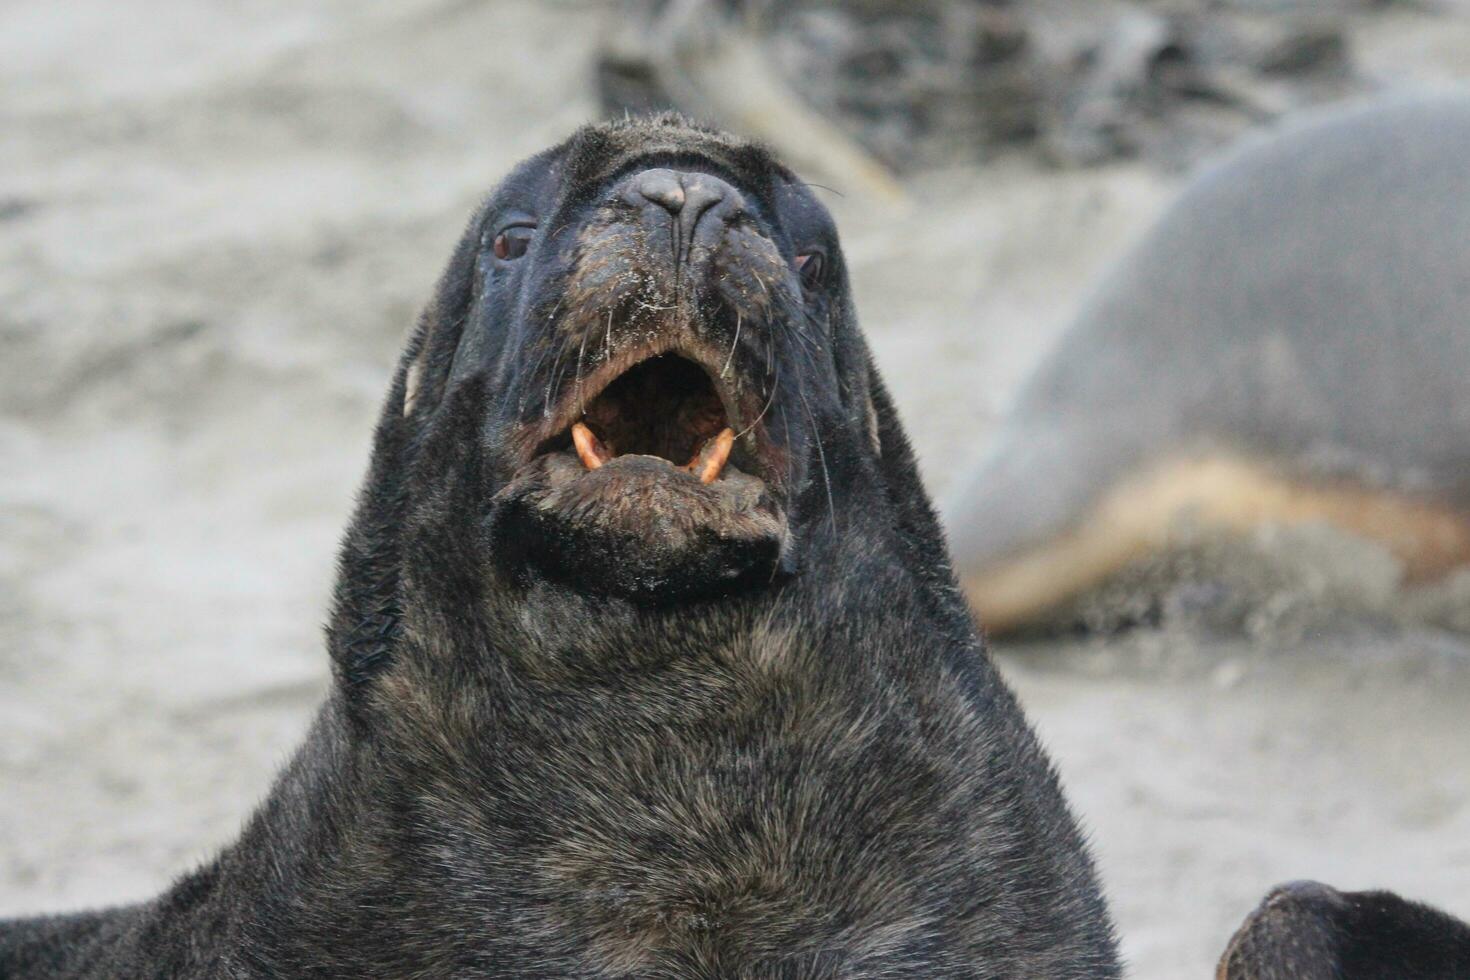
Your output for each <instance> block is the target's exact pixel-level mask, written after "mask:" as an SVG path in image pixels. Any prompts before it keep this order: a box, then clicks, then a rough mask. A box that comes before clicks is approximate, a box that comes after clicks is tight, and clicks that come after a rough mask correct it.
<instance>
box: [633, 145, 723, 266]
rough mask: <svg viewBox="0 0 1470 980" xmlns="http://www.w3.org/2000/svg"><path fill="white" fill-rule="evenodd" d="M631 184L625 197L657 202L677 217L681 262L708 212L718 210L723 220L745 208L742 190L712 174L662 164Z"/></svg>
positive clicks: (634, 200)
mask: <svg viewBox="0 0 1470 980" xmlns="http://www.w3.org/2000/svg"><path fill="white" fill-rule="evenodd" d="M627 186H628V189H627V191H625V192H624V200H628V201H630V203H637V202H639V201H646V202H649V203H652V204H656V205H658V206H659V207H660V208H662V209H663V210H665V211H667V212H668V213H669V215H670V216H671V217H672V218H673V220H674V241H675V245H676V248H677V250H678V254H679V259H680V260H681V261H682V260H684V259H685V258H687V254H686V250H687V249H688V248H689V247H690V245H691V244H692V243H693V242H694V240H695V233H696V231H697V230H699V225H700V222H701V221H702V220H703V219H704V218H705V216H706V215H709V214H711V213H712V212H714V213H717V214H718V215H719V217H720V222H721V223H723V222H728V221H729V220H730V219H731V218H733V217H735V216H736V215H738V214H740V213H741V212H742V211H743V210H744V201H743V199H742V198H741V196H740V192H739V191H737V190H736V189H735V188H734V187H731V186H730V185H729V184H728V183H726V182H725V181H723V180H721V179H720V178H718V177H715V176H713V175H711V174H705V173H691V172H684V171H677V170H668V169H665V168H663V167H658V168H654V169H652V170H645V171H643V172H642V173H640V174H638V175H636V176H635V177H633V178H632V180H631V181H630V183H629V185H627ZM711 227H712V226H711Z"/></svg>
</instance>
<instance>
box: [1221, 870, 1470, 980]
mask: <svg viewBox="0 0 1470 980" xmlns="http://www.w3.org/2000/svg"><path fill="white" fill-rule="evenodd" d="M1219 976H1220V978H1221V980H1462V978H1465V977H1470V925H1466V924H1465V923H1464V922H1460V921H1459V920H1457V919H1454V918H1452V917H1451V916H1448V915H1446V914H1445V913H1443V912H1440V911H1439V910H1437V909H1432V908H1430V907H1429V906H1427V905H1421V904H1419V903H1418V902H1411V901H1408V900H1406V899H1403V898H1400V897H1399V896H1397V895H1395V894H1393V893H1392V892H1384V891H1373V892H1340V891H1338V890H1337V889H1335V888H1331V887H1329V886H1327V885H1323V884H1319V883H1318V882H1315V881H1302V882H1293V883H1291V884H1288V885H1282V886H1279V887H1277V888H1275V889H1273V890H1272V891H1271V893H1270V894H1269V895H1267V896H1266V898H1265V900H1263V901H1262V902H1261V904H1260V907H1258V908H1257V909H1256V910H1255V911H1254V912H1252V913H1251V914H1250V916H1249V917H1247V919H1246V921H1245V924H1244V925H1242V926H1241V927H1240V931H1239V932H1237V933H1236V934H1235V937H1234V938H1233V939H1232V940H1231V941H1230V946H1229V948H1228V949H1227V950H1226V951H1225V955H1224V957H1223V958H1222V959H1221V961H1220V970H1219Z"/></svg>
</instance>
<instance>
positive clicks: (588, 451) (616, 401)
mask: <svg viewBox="0 0 1470 980" xmlns="http://www.w3.org/2000/svg"><path fill="white" fill-rule="evenodd" d="M649 350H650V351H653V352H652V353H649V354H648V356H646V357H643V358H642V359H638V357H639V355H640V354H642V353H644V352H643V351H635V352H634V353H633V354H632V356H630V357H628V358H627V360H629V361H631V364H630V365H629V366H627V367H624V365H623V363H621V362H619V361H613V362H612V363H610V364H609V365H608V366H607V367H606V368H604V369H603V370H601V371H597V372H593V373H592V374H591V375H590V376H589V377H588V378H586V379H584V380H583V381H582V382H581V383H580V384H577V385H574V386H573V388H572V389H571V390H570V391H569V393H568V395H567V397H566V398H565V399H564V400H563V402H564V404H562V406H561V407H560V409H559V410H558V411H556V412H554V413H552V415H551V418H550V420H549V421H547V422H545V423H542V424H540V425H538V426H535V427H533V434H534V433H537V432H540V431H553V432H554V433H555V434H554V435H551V436H550V437H547V438H543V439H539V440H537V442H536V448H535V449H534V450H533V451H532V453H531V455H530V458H529V460H528V461H527V462H526V463H525V464H524V465H522V466H521V467H520V468H519V469H518V470H517V471H516V474H515V477H514V478H513V479H512V480H511V481H510V482H509V483H508V484H507V485H506V486H505V488H504V489H502V490H501V491H500V492H499V493H498V494H497V496H496V503H497V504H498V505H499V507H498V510H497V520H496V522H495V526H496V528H497V530H499V531H501V532H503V533H502V536H501V539H500V541H499V544H500V545H501V549H502V551H503V553H504V554H505V555H506V556H507V557H508V558H509V559H510V560H512V561H515V562H522V561H528V560H529V561H530V563H531V564H532V565H534V566H536V567H537V568H539V569H540V570H541V571H543V572H548V573H551V574H552V576H553V577H556V578H559V579H561V580H563V581H567V582H570V583H573V584H575V585H577V586H578V587H580V588H584V589H587V590H590V591H598V592H601V591H608V592H617V593H623V594H627V595H632V596H635V597H640V598H645V599H647V598H657V599H659V600H667V599H670V598H678V597H682V596H687V595H688V594H690V593H691V592H705V591H710V590H714V591H724V590H728V589H730V588H733V587H736V586H738V585H740V584H743V583H749V582H752V581H756V580H766V581H769V580H770V579H771V578H772V577H773V576H774V575H775V574H777V573H778V571H779V569H780V566H781V564H782V561H783V555H784V554H785V552H786V550H787V539H788V534H787V529H786V519H785V514H784V508H783V507H782V506H781V503H780V498H781V492H782V480H781V475H782V472H781V471H780V470H779V468H778V467H777V466H776V461H777V460H778V459H779V458H780V456H781V449H780V448H779V447H777V446H775V445H774V444H772V442H771V440H770V439H769V437H768V429H767V427H766V426H765V425H764V420H763V418H762V416H761V408H762V406H761V405H759V404H757V403H756V400H755V398H753V397H750V395H749V393H748V391H749V390H753V386H748V391H747V393H746V394H742V391H741V390H740V386H738V385H736V384H734V383H732V381H731V379H730V374H731V372H729V371H728V370H727V371H725V373H724V376H723V377H722V376H721V371H720V366H717V365H715V364H714V362H713V359H712V358H710V357H705V356H701V354H700V352H698V351H695V350H688V349H685V350H681V351H679V352H676V351H674V350H662V349H661V348H659V347H657V346H655V347H651V348H649ZM767 404H769V403H767ZM515 526H519V527H520V528H521V529H522V530H521V532H520V533H516V532H515V531H514V530H513V528H514V527H515ZM630 573H631V574H630Z"/></svg>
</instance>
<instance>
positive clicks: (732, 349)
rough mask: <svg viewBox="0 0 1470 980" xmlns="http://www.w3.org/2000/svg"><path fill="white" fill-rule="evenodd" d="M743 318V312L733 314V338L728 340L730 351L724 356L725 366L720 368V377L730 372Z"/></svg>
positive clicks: (738, 343) (738, 342)
mask: <svg viewBox="0 0 1470 980" xmlns="http://www.w3.org/2000/svg"><path fill="white" fill-rule="evenodd" d="M744 319H745V317H744V315H743V314H741V313H736V314H735V339H734V340H732V341H730V353H729V355H727V356H726V357H725V366H724V367H722V368H720V377H722V378H723V377H725V376H727V375H728V374H729V373H730V363H731V362H732V361H734V360H735V348H736V347H739V346H740V324H741V323H742V322H743V321H744Z"/></svg>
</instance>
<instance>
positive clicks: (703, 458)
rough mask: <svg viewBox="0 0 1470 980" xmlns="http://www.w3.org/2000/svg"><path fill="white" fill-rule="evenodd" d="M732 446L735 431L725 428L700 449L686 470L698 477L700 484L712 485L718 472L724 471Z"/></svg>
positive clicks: (717, 477) (717, 476) (718, 474)
mask: <svg viewBox="0 0 1470 980" xmlns="http://www.w3.org/2000/svg"><path fill="white" fill-rule="evenodd" d="M734 445H735V430H734V429H731V428H729V427H728V426H727V427H726V428H723V429H721V430H720V432H719V434H718V435H716V436H715V437H714V438H713V439H711V440H709V441H708V442H706V443H705V444H704V445H703V446H701V447H700V450H699V452H698V453H696V454H695V456H694V458H693V459H691V460H690V461H689V464H688V466H687V467H686V468H687V469H688V470H689V472H690V473H693V474H694V475H695V476H697V477H699V482H700V483H714V482H715V480H717V479H719V476H720V472H721V471H722V470H724V468H725V463H726V462H728V461H729V459H730V450H731V449H732V448H733V447H734Z"/></svg>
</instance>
